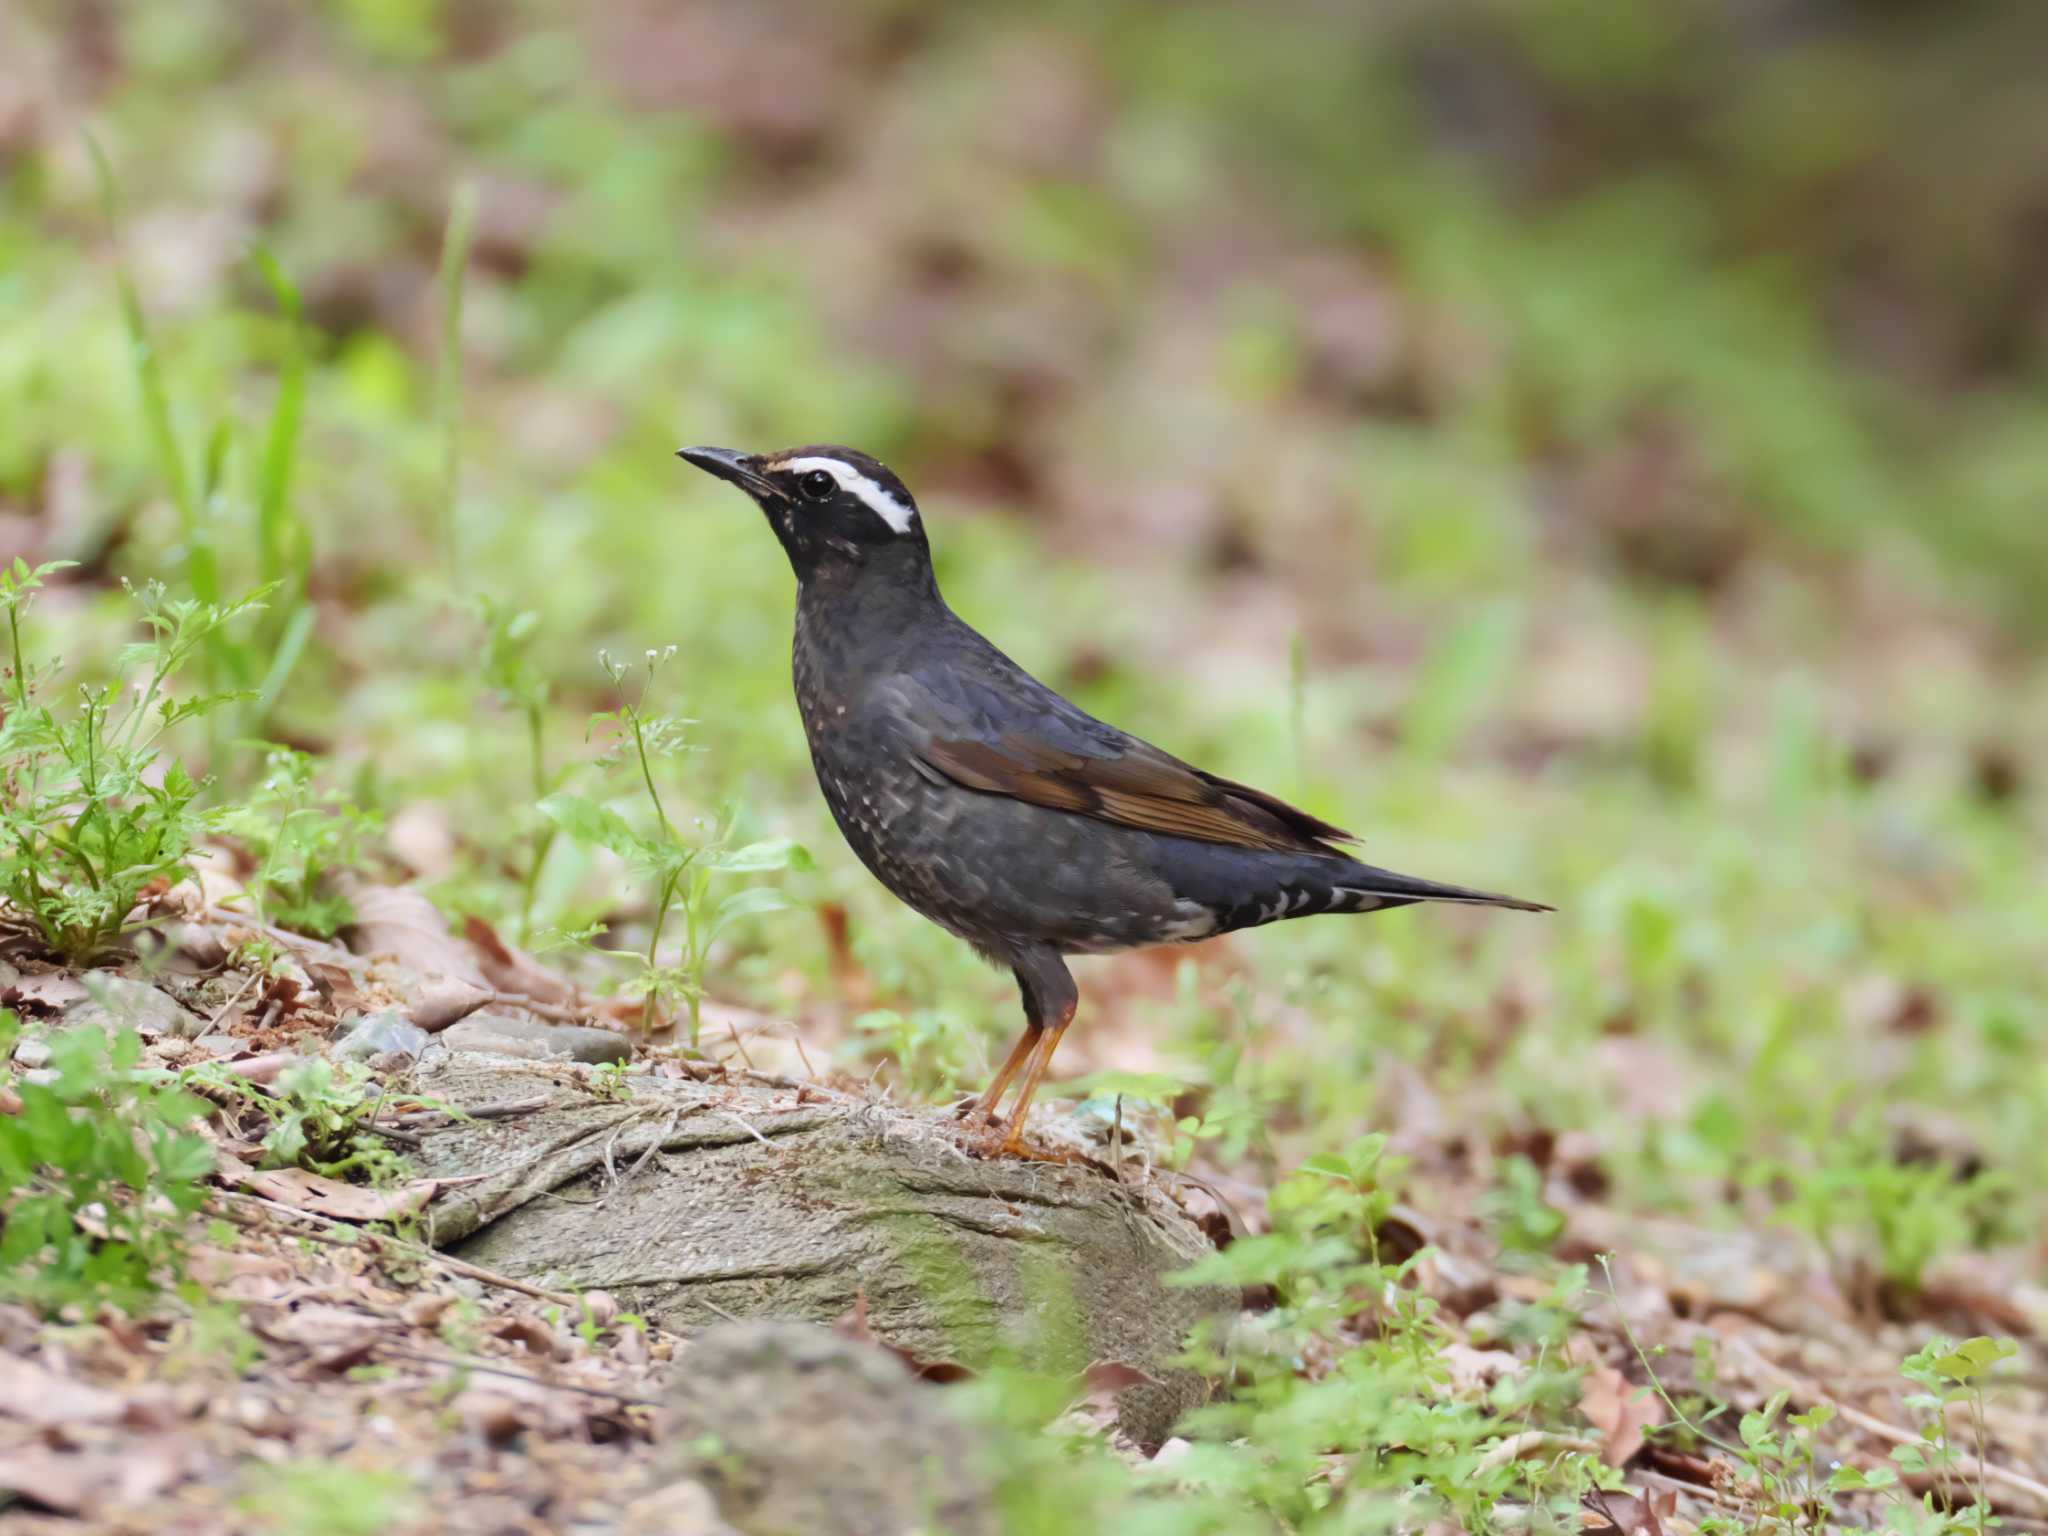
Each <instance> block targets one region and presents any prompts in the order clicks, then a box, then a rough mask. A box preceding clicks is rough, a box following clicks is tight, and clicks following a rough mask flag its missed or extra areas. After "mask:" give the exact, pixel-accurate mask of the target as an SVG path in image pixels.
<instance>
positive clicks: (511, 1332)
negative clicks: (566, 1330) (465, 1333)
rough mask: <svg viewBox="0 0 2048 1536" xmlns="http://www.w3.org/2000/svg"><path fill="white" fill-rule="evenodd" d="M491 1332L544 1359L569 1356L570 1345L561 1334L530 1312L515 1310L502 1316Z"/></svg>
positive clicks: (557, 1358) (492, 1326) (560, 1358)
mask: <svg viewBox="0 0 2048 1536" xmlns="http://www.w3.org/2000/svg"><path fill="white" fill-rule="evenodd" d="M491 1332H492V1333H494V1334H496V1335H497V1336H498V1337H499V1338H501V1339H507V1340H510V1341H511V1342H512V1343H514V1344H519V1345H523V1346H524V1347H525V1348H526V1349H527V1350H528V1351H530V1352H531V1353H533V1354H536V1355H539V1356H541V1357H542V1358H543V1359H548V1360H565V1359H567V1358H568V1356H569V1350H568V1346H567V1345H565V1344H564V1343H563V1342H562V1338H561V1335H559V1334H558V1333H556V1332H555V1330H554V1329H552V1328H550V1327H549V1326H548V1325H547V1324H546V1323H544V1322H542V1321H541V1320H540V1319H539V1318H537V1317H534V1316H533V1315H532V1314H530V1313H525V1312H515V1313H513V1314H512V1315H511V1316H510V1317H504V1318H500V1319H499V1320H498V1321H497V1322H495V1323H493V1324H491Z"/></svg>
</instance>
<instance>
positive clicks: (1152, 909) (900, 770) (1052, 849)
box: [812, 742, 1212, 958]
mask: <svg viewBox="0 0 2048 1536" xmlns="http://www.w3.org/2000/svg"><path fill="white" fill-rule="evenodd" d="M891 757H892V755H891V754H871V753H859V754H847V758H851V759H856V760H857V761H848V760H846V759H842V757H841V755H840V754H839V753H837V752H834V751H832V750H831V749H830V747H829V745H823V744H820V743H815V742H814V743H813V749H812V761H813V764H814V766H815V767H816V769H817V773H818V786H819V788H820V789H821V790H823V792H824V795H825V803H826V805H827V806H829V807H830V808H831V811H832V817H833V820H834V821H836V822H837V823H838V824H839V830H840V832H841V833H842V834H843V835H844V836H845V838H846V841H847V843H848V845H849V846H850V847H851V848H852V849H853V851H854V853H855V854H857V855H858V856H859V858H860V860H861V862H862V863H863V864H865V865H866V866H867V867H868V869H869V870H870V871H871V872H872V873H873V874H874V876H875V878H876V879H878V880H880V881H881V882H882V884H883V885H885V886H886V887H888V889H889V890H890V891H891V892H892V893H893V894H894V895H895V896H896V897H897V898H898V899H900V900H901V901H903V902H904V903H906V904H907V905H909V906H911V907H913V908H915V909H916V910H917V911H918V912H921V913H923V914H924V915H925V916H926V917H928V918H930V919H931V920H932V921H933V922H936V923H937V924H939V925H940V926H941V927H942V928H946V929H948V930H949V931H951V932H953V933H955V934H958V935H959V936H960V937H961V938H964V939H966V940H967V941H968V942H969V943H971V944H973V945H974V946H975V947H976V948H978V949H980V950H982V951H983V952H984V953H987V954H989V955H991V956H994V957H997V958H1003V957H1007V956H1008V955H1010V954H1011V953H1013V952H1014V951H1015V950H1016V949H1018V948H1019V947H1021V946H1023V945H1050V946H1052V947H1053V948H1055V949H1058V950H1061V951H1063V952H1066V953H1070V954H1087V953H1103V952H1108V951H1113V950H1119V949H1128V948H1131V947H1133V946H1135V945H1140V944H1158V943H1166V942H1172V941H1173V940H1176V939H1181V938H1188V937H1193V936H1195V934H1194V932H1193V931H1192V930H1194V929H1204V930H1205V929H1206V927H1207V926H1209V925H1210V924H1211V923H1212V920H1211V919H1209V918H1208V917H1207V915H1206V913H1197V912H1194V911H1191V910H1190V909H1189V907H1188V904H1186V903H1184V902H1181V901H1179V900H1178V899H1177V898H1176V896H1175V894H1174V892H1173V891H1172V890H1170V889H1169V888H1168V887H1167V886H1166V884H1165V883H1164V882H1163V881H1161V880H1160V879H1158V877H1157V876H1155V875H1153V874H1152V873H1151V872H1150V871H1148V870H1146V869H1144V868H1142V867H1141V866H1140V865H1139V864H1138V863H1136V862H1134V861H1133V860H1132V859H1131V858H1130V857H1128V850H1126V849H1125V848H1124V846H1123V844H1124V843H1125V842H1126V840H1127V839H1126V838H1125V836H1123V835H1122V829H1120V828H1115V827H1111V826H1108V825H1106V824H1104V823H1102V822H1099V821H1092V820H1089V819H1087V818H1083V817H1077V816H1071V815H1067V814H1065V813H1062V812H1058V811H1049V810H1046V809H1044V808H1043V807H1040V806H1034V805H1027V804H1025V803H1023V802H1021V801H1017V800H1012V799H1009V798H1008V797H1006V796H1002V795H991V794H982V793H979V792H977V791H974V790H970V789H962V788H959V787H957V786H955V785H951V784H935V783H933V782H932V781H931V780H930V779H927V778H926V777H925V776H924V775H923V774H921V773H919V772H918V771H917V770H916V769H915V768H913V767H911V766H910V765H909V764H908V762H907V760H905V759H903V758H900V757H896V758H894V759H893V761H891V760H890V759H891Z"/></svg>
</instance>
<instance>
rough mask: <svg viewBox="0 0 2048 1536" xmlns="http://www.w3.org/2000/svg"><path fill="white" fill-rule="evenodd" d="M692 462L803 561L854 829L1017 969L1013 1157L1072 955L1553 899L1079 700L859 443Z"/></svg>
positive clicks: (825, 701) (826, 770)
mask: <svg viewBox="0 0 2048 1536" xmlns="http://www.w3.org/2000/svg"><path fill="white" fill-rule="evenodd" d="M681 456H682V457H683V458H685V459H687V460H689V461H690V463H692V464H694V465H696V466H697V467H698V468H699V469H702V470H704V471H705V472H706V473H708V474H712V475H716V476H717V477H718V478H719V479H721V480H728V481H730V482H732V484H734V485H736V486H738V487H739V488H740V489H741V490H743V491H745V492H746V493H747V494H748V495H749V496H751V497H753V498H754V500H755V502H756V503H758V504H759V506H760V508H761V510H762V511H763V512H764V513H766V514H767V517H768V525H769V526H770V527H771V528H773V529H774V530H775V536H776V537H777V538H778V539H780V540H781V541H782V547H783V549H784V550H785V551H786V552H787V553H788V555H789V563H790V565H791V566H793V567H794V568H795V570H796V581H797V596H796V646H795V673H796V702H797V708H798V709H799V710H800V711H801V712H802V714H803V720H804V734H805V735H806V736H807V737H808V738H809V739H810V744H811V762H812V764H813V765H814V766H815V767H816V768H817V771H818V786H819V788H821V789H822V790H824V792H825V803H826V804H827V805H829V806H831V808H832V816H833V819H834V820H835V821H837V822H838V823H839V830H840V831H841V832H842V833H844V834H845V836H846V840H847V842H848V843H850V844H852V846H853V851H854V852H855V853H856V854H858V855H859V856H860V860H861V862H862V863H863V864H865V865H867V867H868V868H869V869H870V870H871V871H873V873H874V875H875V878H876V879H878V880H880V881H881V882H882V884H884V885H885V886H887V887H888V888H889V889H890V890H891V891H893V892H894V893H895V894H896V895H897V896H899V897H900V898H902V899H903V900H904V901H906V902H908V903H909V904H910V905H911V906H912V907H915V908H916V909H917V910H918V911H919V912H922V913H923V914H924V915H925V916H926V917H928V918H930V919H931V920H932V921H933V922H935V923H937V924H939V925H940V926H941V927H942V928H946V929H948V930H950V931H951V932H953V933H956V934H958V935H959V936H960V937H961V938H963V939H965V940H966V941H967V942H968V943H969V944H972V945H973V946H974V947H975V948H976V949H978V950H979V951H981V953H982V954H983V955H985V956H987V957H988V958H989V959H990V960H992V961H994V962H996V963H997V964H999V965H1006V966H1008V967H1009V968H1010V969H1011V970H1012V971H1013V972H1014V973H1015V974H1016V977H1017V985H1018V987H1019V988H1020V989H1021V990H1022V992H1023V994H1024V1035H1023V1038H1022V1039H1020V1040H1019V1041H1018V1042H1017V1045H1016V1048H1015V1049H1014V1050H1012V1051H1011V1052H1010V1055H1009V1059H1008V1060H1006V1061H1005V1062H1004V1063H1003V1065H1002V1070H1001V1071H999V1072H997V1073H996V1077H995V1081H994V1082H992V1083H990V1084H989V1087H988V1091H987V1092H986V1093H984V1094H983V1095H982V1096H981V1099H980V1101H979V1103H978V1105H977V1106H976V1111H975V1112H976V1113H977V1114H978V1115H979V1116H980V1117H981V1119H982V1121H983V1123H986V1124H992V1123H993V1122H994V1119H995V1111H996V1106H997V1105H998V1104H999V1103H1000V1102H1001V1100H1002V1096H1003V1092H1004V1090H1005V1089H1006V1088H1008V1086H1009V1084H1010V1081H1011V1079H1012V1078H1014V1077H1015V1076H1016V1075H1017V1073H1018V1072H1019V1070H1022V1071H1023V1074H1024V1081H1023V1086H1022V1087H1021V1088H1020V1089H1019V1090H1018V1093H1017V1102H1016V1107H1015V1108H1014V1109H1013V1110H1012V1111H1011V1114H1010V1122H1009V1134H1008V1136H1007V1137H1006V1138H1005V1140H1004V1143H1003V1148H1004V1150H1005V1151H1008V1152H1016V1151H1019V1150H1021V1143H1022V1138H1023V1135H1024V1123H1025V1117H1026V1115H1027V1114H1028V1113H1029V1112H1030V1108H1031V1099H1032V1096H1033V1095H1034V1094H1035V1093H1036V1092H1037V1091H1038V1085H1039V1082H1040V1080H1041V1079H1043V1078H1044V1076H1045V1071H1046V1067H1047V1066H1048V1064H1049V1063H1050V1062H1051V1060H1052V1053H1053V1052H1054V1051H1055V1050H1056V1049H1058V1047H1059V1043H1060V1036H1061V1034H1062V1033H1063V1032H1064V1031H1065V1030H1066V1027H1067V1025H1068V1024H1069V1023H1070V1022H1072V1020H1073V1017H1074V1006H1075V1003H1076V1002H1077V1001H1078V999H1079V993H1078V992H1077V991H1076V990H1075V987H1074V978H1073V977H1072V975H1071V974H1069V972H1068V970H1067V964H1066V957H1067V956H1068V955H1096V954H1105V953H1108V952H1110V951H1114V950H1120V949H1130V948H1133V947H1135V946H1139V945H1145V944H1184V943H1188V942H1190V941H1192V940H1195V939H1206V938H1211V937H1213V936H1215V935H1216V934H1219V933H1229V932H1230V931H1231V930H1233V929H1236V928H1255V927H1258V926H1259V925H1260V924H1263V923H1272V922H1278V921H1280V920H1281V919H1283V918H1294V917H1313V916H1316V915H1318V914H1320V913H1325V912H1379V911H1384V910H1385V909H1387V908H1389V907H1405V906H1408V905H1410V904H1411V903H1413V902H1418V901H1452V902H1463V903H1467V904H1471V905H1478V906H1488V907H1514V908H1517V909H1518V910H1521V911H1525V912H1540V911H1547V910H1549V909H1548V908H1546V907H1543V906H1541V905H1540V904H1538V903H1536V902H1532V901H1518V900H1516V899H1515V898H1513V897H1511V896H1497V895H1494V894H1493V893H1491V892H1489V891H1474V890H1467V889H1465V888H1464V887H1463V886H1457V885H1440V884H1438V883H1437V882H1435V881H1433V880H1418V879H1415V878H1414V877H1413V876H1410V875H1397V874H1395V873H1393V872H1392V871H1391V870H1385V869H1375V868H1373V867H1372V866H1371V865H1370V864H1361V863H1359V862H1358V861H1357V860H1356V859H1354V858H1352V857H1351V856H1350V855H1348V854H1346V853H1345V852H1343V850H1341V849H1340V848H1337V847H1335V846H1333V845H1334V844H1336V843H1338V842H1346V841H1351V840H1352V838H1351V834H1349V833H1348V832H1345V831H1344V830H1343V829H1342V828H1339V827H1334V826H1332V825H1331V824H1330V823H1329V822H1327V821H1324V820H1322V819H1320V818H1319V817H1315V816H1311V815H1309V814H1308V813H1307V812H1306V811H1301V810H1297V809H1295V808H1294V807H1293V806H1291V805H1288V804H1287V803H1286V802H1285V801H1283V800H1279V799H1277V798H1275V797H1274V796H1272V795H1269V794H1266V793H1265V792H1264V791H1262V790H1257V789H1252V788H1250V787H1248V786H1246V785H1243V784H1236V783H1233V782H1231V781H1230V780H1229V779H1224V778H1218V777H1217V776H1216V775H1215V774H1212V773H1205V772H1203V771H1202V770H1201V769H1199V768H1196V767H1194V766H1193V765H1192V764H1189V763H1184V762H1182V761H1181V760H1180V759H1179V758H1177V757H1174V756H1172V755H1170V754H1168V753H1165V752H1162V751H1160V750H1159V748H1157V747H1155V746H1152V745H1150V744H1148V743H1146V742H1143V741H1140V740H1138V739H1137V738H1136V737H1135V736H1129V735H1126V734H1125V733H1124V732H1122V731H1120V730H1118V729H1117V728H1116V727H1115V726H1112V725H1106V724H1104V723H1103V722H1102V721H1100V720H1097V719H1096V718H1094V716H1092V715H1089V714H1087V713H1086V712H1085V711H1083V710H1081V709H1078V708H1076V707H1075V706H1074V705H1072V704H1070V703H1068V702H1067V701H1066V700H1065V699H1063V698H1061V697H1060V696H1059V695H1058V694H1057V693H1054V692H1053V691H1052V689H1050V688H1048V687H1046V686H1045V685H1044V684H1043V683H1041V682H1039V681H1038V680H1037V679H1036V678H1034V677H1032V676H1031V675H1030V674H1029V673H1027V672H1026V671H1025V670H1024V669H1023V668H1022V667H1020V666H1018V665H1017V664H1016V663H1015V662H1013V661H1012V660H1010V658H1009V657H1007V656H1005V655H1004V654H1003V653H1002V652H1001V651H999V650H997V649H996V648H995V647H994V646H993V645H991V644H990V643H989V642H988V641H987V640H985V639H983V638H982V637H981V635H979V634H978V633H976V632H975V631H974V630H973V629H971V628H969V627H968V625H967V624H966V623H964V622H963V621H962V620H961V619H960V618H959V616H958V615H956V614H955V613H954V612H953V610H952V609H951V608H948V607H947V606H946V602H945V599H944V598H942V597H941V596H940V595H939V587H938V582H937V580H936V578H935V577H934V576H933V574H932V555H931V545H930V544H929V543H927V542H926V540H925V533H924V523H923V520H922V519H921V518H920V517H919V516H918V512H917V503H916V502H915V501H914V500H912V499H911V495H910V492H909V490H908V489H907V488H906V487H905V486H904V484H903V482H902V481H901V480H899V479H897V478H896V476H895V475H893V474H891V473H890V472H889V470H888V469H887V468H885V467H884V466H883V465H881V464H879V463H877V462H876V461H875V460H874V459H871V458H869V457H868V456H867V455H866V454H864V453H856V452H855V451H853V450H852V449H850V448H840V447H835V446H831V445H827V444H821V445H818V446H815V447H809V448H790V449H786V450H785V451H783V452H781V453H768V454H758V455H757V454H746V453H738V452H735V451H733V450H732V449H729V448H685V449H683V450H682V455H681Z"/></svg>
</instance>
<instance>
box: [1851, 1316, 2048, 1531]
mask: <svg viewBox="0 0 2048 1536" xmlns="http://www.w3.org/2000/svg"><path fill="white" fill-rule="evenodd" d="M2018 1353H2019V1345H2018V1344H2017V1343H2015V1342H2014V1341H2013V1340H2011V1339H1993V1338H1985V1337H1982V1336H1980V1337H1977V1338H1973V1339H1965V1340H1963V1341H1962V1342H1961V1343H1960V1344H1958V1343H1957V1342H1956V1341H1955V1340H1953V1339H1948V1338H1943V1337H1940V1336H1938V1335H1937V1336H1936V1337H1935V1338H1933V1339H1930V1340H1929V1341H1928V1342H1927V1344H1926V1346H1925V1347H1924V1348H1922V1349H1920V1350H1918V1351H1916V1352H1915V1353H1914V1354H1911V1355H1909V1356H1907V1357H1906V1359H1905V1361H1904V1362H1903V1363H1902V1364H1901V1365H1900V1367H1899V1372H1900V1374H1901V1375H1903V1376H1904V1377H1905V1378H1906V1379H1907V1380H1908V1381H1910V1382H1913V1383H1915V1384H1916V1385H1917V1386H1919V1388H1920V1391H1918V1392H1915V1393H1913V1394H1912V1395H1911V1396H1909V1397H1908V1398H1907V1399H1906V1406H1907V1407H1908V1408H1912V1409H1915V1410H1916V1411H1919V1412H1923V1413H1925V1414H1927V1415H1928V1417H1927V1421H1926V1422H1925V1423H1924V1424H1923V1425H1922V1426H1921V1429H1920V1443H1919V1444H1917V1445H1902V1446H1900V1447H1899V1448H1898V1449H1897V1450H1895V1451H1893V1452H1892V1460H1893V1461H1895V1462H1897V1463H1898V1465H1899V1469H1900V1470H1901V1471H1903V1472H1932V1473H1934V1474H1935V1475H1936V1476H1937V1478H1939V1480H1940V1481H1939V1483H1938V1485H1937V1486H1938V1491H1939V1495H1940V1500H1939V1502H1940V1508H1941V1511H1942V1512H1943V1513H1944V1514H1946V1515H1948V1516H1949V1517H1950V1518H1951V1519H1952V1520H1953V1521H1954V1522H1955V1523H1956V1525H1957V1527H1958V1528H1960V1529H1964V1530H1974V1531H1977V1532H1979V1533H1980V1536H1981V1533H1982V1532H1983V1531H1985V1530H1986V1529H1988V1527H1989V1526H1990V1525H1992V1524H1994V1523H1996V1522H1994V1521H1993V1519H1992V1516H1991V1501H1990V1499H1989V1498H1988V1497H1987V1496H1986V1494H1985V1491H1984V1392H1985V1387H1986V1385H1987V1383H1988V1382H1989V1380H1990V1377H1991V1373H1992V1372H1993V1371H1994V1370H1996V1369H1997V1367H1998V1364H1999V1362H2000V1361H2003V1360H2010V1359H2012V1358H2013V1357H2014V1356H2015V1355H2017V1354H2018ZM1958 1406H1966V1407H1968V1409H1969V1411H1970V1425H1971V1429H1972V1430H1973V1432H1974V1434H1975V1437H1976V1444H1975V1446H1974V1450H1975V1451H1976V1459H1977V1478H1976V1485H1975V1487H1974V1489H1973V1488H1972V1487H1971V1483H1970V1469H1969V1464H1968V1461H1967V1460H1966V1458H1965V1453H1964V1452H1963V1450H1962V1448H1961V1447H1959V1446H1957V1445H1956V1444H1955V1443H1954V1442H1953V1440H1952V1439H1951V1438H1950V1434H1949V1410H1950V1409H1952V1408H1955V1407H1958ZM1845 1470H1846V1469H1845ZM1951 1472H1953V1473H1954V1474H1955V1482H1954V1486H1953V1487H1951V1485H1950V1480H1949V1475H1950V1473H1951ZM1838 1475H1839V1474H1838ZM1866 1475H1867V1474H1866ZM1844 1486H1848V1485H1847V1484H1846V1483H1845V1484H1844ZM1865 1486H1875V1485H1872V1484H1867V1483H1866V1484H1865ZM1965 1494H1967V1495H1969V1496H1970V1502H1969V1503H1968V1504H1966V1505H1962V1506H1961V1507H1960V1508H1959V1507H1958V1505H1957V1500H1958V1498H1959V1497H1960V1496H1962V1495H1965ZM1934 1500H1935V1494H1934V1493H1930V1494H1929V1495H1928V1501H1929V1503H1928V1507H1929V1509H1930V1510H1931V1509H1933V1508H1934V1507H1935V1503H1934Z"/></svg>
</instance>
